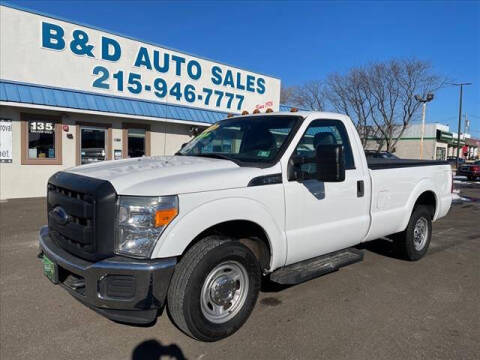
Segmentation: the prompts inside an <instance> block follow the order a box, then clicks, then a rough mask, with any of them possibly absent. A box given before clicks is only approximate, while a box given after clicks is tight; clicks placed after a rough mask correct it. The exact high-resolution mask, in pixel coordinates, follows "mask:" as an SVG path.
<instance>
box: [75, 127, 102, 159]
mask: <svg viewBox="0 0 480 360" xmlns="http://www.w3.org/2000/svg"><path fill="white" fill-rule="evenodd" d="M106 139H107V129H104V128H98V127H91V126H82V127H80V154H81V156H80V159H81V163H82V164H89V163H93V162H97V161H103V160H105V159H106V143H107V141H106Z"/></svg>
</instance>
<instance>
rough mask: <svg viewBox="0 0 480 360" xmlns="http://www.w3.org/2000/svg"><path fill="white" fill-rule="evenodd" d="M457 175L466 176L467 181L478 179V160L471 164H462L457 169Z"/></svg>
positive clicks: (479, 172) (479, 169) (479, 162)
mask: <svg viewBox="0 0 480 360" xmlns="http://www.w3.org/2000/svg"><path fill="white" fill-rule="evenodd" d="M457 175H461V176H466V177H467V179H468V180H475V179H477V178H480V160H477V161H475V162H474V163H473V164H463V165H462V166H460V167H459V169H458V171H457Z"/></svg>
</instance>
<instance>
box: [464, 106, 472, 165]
mask: <svg viewBox="0 0 480 360" xmlns="http://www.w3.org/2000/svg"><path fill="white" fill-rule="evenodd" d="M469 131H470V121H468V115H467V113H465V128H464V130H463V137H464V138H465V143H466V142H467V138H466V137H465V135H466V134H468V133H469ZM465 145H466V144H465ZM469 155H470V150H469V147H468V146H467V158H466V159H465V160H468V157H469Z"/></svg>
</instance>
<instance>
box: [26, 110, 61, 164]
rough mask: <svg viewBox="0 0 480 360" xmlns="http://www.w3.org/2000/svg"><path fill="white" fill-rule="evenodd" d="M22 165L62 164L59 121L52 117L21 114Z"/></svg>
mask: <svg viewBox="0 0 480 360" xmlns="http://www.w3.org/2000/svg"><path fill="white" fill-rule="evenodd" d="M21 124H22V125H21V126H22V164H24V165H59V164H61V163H62V158H61V149H62V146H61V145H62V134H61V129H60V126H61V125H60V119H59V118H58V117H54V116H43V115H33V114H22V123H21Z"/></svg>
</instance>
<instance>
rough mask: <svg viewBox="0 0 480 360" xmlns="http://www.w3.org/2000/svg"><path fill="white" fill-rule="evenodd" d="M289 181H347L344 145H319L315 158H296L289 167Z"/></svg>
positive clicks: (293, 158) (291, 160) (292, 159)
mask: <svg viewBox="0 0 480 360" xmlns="http://www.w3.org/2000/svg"><path fill="white" fill-rule="evenodd" d="M287 176H288V180H289V181H292V180H297V181H303V180H312V179H314V180H318V181H322V182H341V181H344V180H345V157H344V151H343V146H342V145H336V144H334V145H318V146H317V148H316V152H315V156H314V157H304V156H294V157H292V158H291V159H290V162H289V165H288V173H287Z"/></svg>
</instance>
